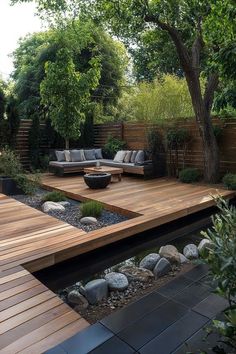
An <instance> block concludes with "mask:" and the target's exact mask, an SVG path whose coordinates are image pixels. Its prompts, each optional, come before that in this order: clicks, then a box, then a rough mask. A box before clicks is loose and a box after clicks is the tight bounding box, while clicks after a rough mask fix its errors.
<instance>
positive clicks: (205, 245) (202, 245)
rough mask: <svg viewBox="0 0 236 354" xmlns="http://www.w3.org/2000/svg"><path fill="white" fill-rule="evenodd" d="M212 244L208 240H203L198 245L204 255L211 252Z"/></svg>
mask: <svg viewBox="0 0 236 354" xmlns="http://www.w3.org/2000/svg"><path fill="white" fill-rule="evenodd" d="M212 245H213V244H212V242H211V241H210V240H208V238H203V239H202V240H201V242H200V243H199V245H198V251H199V253H200V254H202V253H203V252H205V251H209V249H211V248H212Z"/></svg>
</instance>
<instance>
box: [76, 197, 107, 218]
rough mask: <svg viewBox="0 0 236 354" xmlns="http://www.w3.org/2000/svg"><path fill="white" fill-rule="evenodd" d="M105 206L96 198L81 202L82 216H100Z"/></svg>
mask: <svg viewBox="0 0 236 354" xmlns="http://www.w3.org/2000/svg"><path fill="white" fill-rule="evenodd" d="M103 210H104V206H103V204H102V203H100V202H97V201H96V200H90V201H88V202H84V203H82V204H81V207H80V213H81V216H82V217H86V216H92V217H95V218H99V217H100V216H101V215H102V212H103Z"/></svg>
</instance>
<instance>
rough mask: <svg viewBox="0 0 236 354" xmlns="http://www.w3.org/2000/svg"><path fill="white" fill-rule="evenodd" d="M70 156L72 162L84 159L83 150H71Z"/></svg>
mask: <svg viewBox="0 0 236 354" xmlns="http://www.w3.org/2000/svg"><path fill="white" fill-rule="evenodd" d="M70 157H71V161H72V162H81V161H84V160H85V157H84V150H71V152H70Z"/></svg>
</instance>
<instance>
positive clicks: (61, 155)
mask: <svg viewBox="0 0 236 354" xmlns="http://www.w3.org/2000/svg"><path fill="white" fill-rule="evenodd" d="M55 154H56V157H57V161H59V162H61V161H66V157H65V152H64V151H59V150H56V151H55Z"/></svg>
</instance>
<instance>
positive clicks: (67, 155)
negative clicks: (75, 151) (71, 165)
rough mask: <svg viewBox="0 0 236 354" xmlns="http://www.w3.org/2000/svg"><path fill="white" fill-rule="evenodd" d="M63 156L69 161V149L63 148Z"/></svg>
mask: <svg viewBox="0 0 236 354" xmlns="http://www.w3.org/2000/svg"><path fill="white" fill-rule="evenodd" d="M64 153H65V158H66V161H67V162H71V157H70V150H64Z"/></svg>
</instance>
